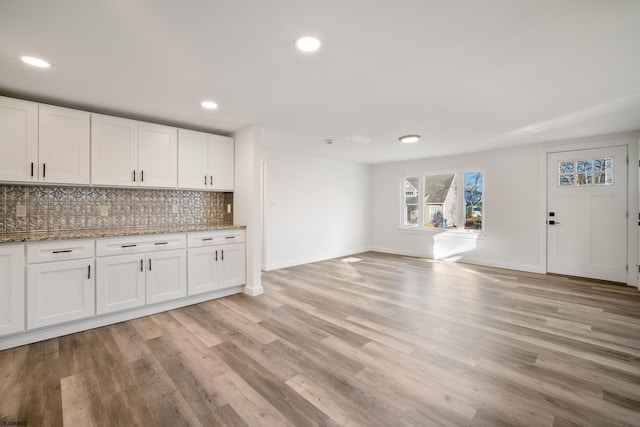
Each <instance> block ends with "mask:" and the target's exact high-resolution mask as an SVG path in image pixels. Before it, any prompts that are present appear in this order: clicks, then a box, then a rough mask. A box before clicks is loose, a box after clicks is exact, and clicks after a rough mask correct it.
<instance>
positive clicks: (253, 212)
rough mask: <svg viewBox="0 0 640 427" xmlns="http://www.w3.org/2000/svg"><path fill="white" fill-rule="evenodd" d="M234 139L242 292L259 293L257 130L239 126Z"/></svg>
mask: <svg viewBox="0 0 640 427" xmlns="http://www.w3.org/2000/svg"><path fill="white" fill-rule="evenodd" d="M233 137H234V139H235V182H234V192H233V221H234V222H235V223H236V224H242V225H246V226H247V232H246V239H247V244H246V250H247V258H246V259H247V282H246V283H247V284H246V285H245V287H244V292H245V293H246V294H249V295H259V294H261V293H262V292H263V289H262V278H261V273H260V260H261V258H262V221H261V217H260V209H261V205H260V130H259V129H258V128H256V127H247V128H244V129H241V130H240V131H238V132H236V133H235V134H234V135H233Z"/></svg>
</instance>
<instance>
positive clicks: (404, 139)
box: [398, 135, 420, 144]
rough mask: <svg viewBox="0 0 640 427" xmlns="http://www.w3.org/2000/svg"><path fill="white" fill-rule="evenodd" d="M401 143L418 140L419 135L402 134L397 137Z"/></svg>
mask: <svg viewBox="0 0 640 427" xmlns="http://www.w3.org/2000/svg"><path fill="white" fill-rule="evenodd" d="M398 139H399V140H400V142H402V143H403V144H413V143H414V142H418V141H420V135H404V136H401V137H400V138H398Z"/></svg>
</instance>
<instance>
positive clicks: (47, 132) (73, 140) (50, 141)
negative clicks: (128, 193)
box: [38, 104, 91, 184]
mask: <svg viewBox="0 0 640 427" xmlns="http://www.w3.org/2000/svg"><path fill="white" fill-rule="evenodd" d="M38 116H39V119H38V122H39V126H38V134H39V147H38V158H39V161H40V168H39V181H40V182H47V183H56V184H89V165H90V160H89V159H90V158H89V153H90V120H91V115H90V114H89V113H87V112H86V111H78V110H71V109H69V108H62V107H54V106H52V105H42V104H41V105H40V107H39V113H38Z"/></svg>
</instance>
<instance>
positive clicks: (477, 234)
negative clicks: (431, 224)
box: [398, 227, 487, 240]
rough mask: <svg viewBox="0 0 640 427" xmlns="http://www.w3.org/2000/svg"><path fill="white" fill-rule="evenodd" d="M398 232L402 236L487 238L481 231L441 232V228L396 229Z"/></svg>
mask: <svg viewBox="0 0 640 427" xmlns="http://www.w3.org/2000/svg"><path fill="white" fill-rule="evenodd" d="M398 231H399V232H400V233H402V234H415V233H418V234H419V233H427V234H433V235H437V236H442V237H451V238H455V239H472V240H483V239H484V238H485V237H486V236H487V233H486V232H484V231H482V230H481V231H476V230H443V229H441V228H420V227H415V228H412V227H398Z"/></svg>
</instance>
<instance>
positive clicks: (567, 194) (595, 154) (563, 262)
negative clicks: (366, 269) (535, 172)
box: [547, 146, 628, 282]
mask: <svg viewBox="0 0 640 427" xmlns="http://www.w3.org/2000/svg"><path fill="white" fill-rule="evenodd" d="M605 158H611V159H612V170H611V185H560V179H559V170H560V166H559V165H560V162H569V163H570V162H571V161H586V160H591V159H605ZM576 164H577V163H576ZM582 164H584V163H582ZM627 169H628V165H627V147H626V146H619V147H608V148H596V149H588V150H576V151H565V152H558V153H549V154H548V155H547V271H548V272H550V273H558V274H566V275H571V276H580V277H589V278H594V279H602V280H611V281H617V282H626V280H627V271H626V270H627V268H626V265H627ZM578 172H579V173H581V174H584V176H586V175H587V174H589V173H591V174H592V177H593V176H595V174H596V173H598V172H597V171H595V170H592V171H588V170H585V171H577V170H576V173H578ZM564 182H565V184H566V180H565V181H564Z"/></svg>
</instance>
